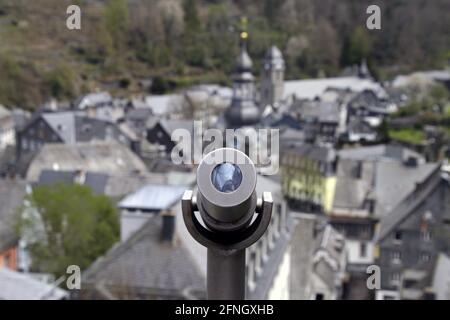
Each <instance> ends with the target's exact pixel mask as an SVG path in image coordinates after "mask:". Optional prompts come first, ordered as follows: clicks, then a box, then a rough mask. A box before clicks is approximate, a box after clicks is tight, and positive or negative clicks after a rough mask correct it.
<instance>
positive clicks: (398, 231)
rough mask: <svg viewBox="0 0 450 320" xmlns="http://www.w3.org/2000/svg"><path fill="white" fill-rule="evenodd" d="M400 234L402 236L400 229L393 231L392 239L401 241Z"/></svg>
mask: <svg viewBox="0 0 450 320" xmlns="http://www.w3.org/2000/svg"><path fill="white" fill-rule="evenodd" d="M402 236H403V234H402V232H401V231H400V230H397V231H395V232H394V240H395V241H397V242H400V241H402Z"/></svg>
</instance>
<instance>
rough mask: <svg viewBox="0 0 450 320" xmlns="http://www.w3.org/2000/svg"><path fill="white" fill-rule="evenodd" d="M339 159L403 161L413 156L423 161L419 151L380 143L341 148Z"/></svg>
mask: <svg viewBox="0 0 450 320" xmlns="http://www.w3.org/2000/svg"><path fill="white" fill-rule="evenodd" d="M338 154H339V157H340V158H341V159H352V160H364V161H370V160H372V161H374V160H389V159H391V160H397V161H405V160H407V159H408V157H415V158H417V159H419V160H420V162H422V163H423V162H425V161H424V158H423V156H422V155H420V154H419V153H417V152H415V151H413V150H411V149H408V148H405V147H403V146H399V145H389V144H380V145H375V146H367V147H358V148H349V149H343V150H340V151H339V152H338Z"/></svg>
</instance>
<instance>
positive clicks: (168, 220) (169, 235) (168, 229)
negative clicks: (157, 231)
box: [161, 211, 175, 243]
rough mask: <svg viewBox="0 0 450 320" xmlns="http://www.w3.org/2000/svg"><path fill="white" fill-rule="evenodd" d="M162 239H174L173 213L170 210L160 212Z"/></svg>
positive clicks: (170, 241) (169, 240)
mask: <svg viewBox="0 0 450 320" xmlns="http://www.w3.org/2000/svg"><path fill="white" fill-rule="evenodd" d="M161 218H162V234H161V235H162V237H161V238H162V241H163V242H169V243H173V241H174V239H175V214H174V213H173V212H172V211H166V212H164V213H162V215H161Z"/></svg>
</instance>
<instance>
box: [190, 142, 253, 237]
mask: <svg viewBox="0 0 450 320" xmlns="http://www.w3.org/2000/svg"><path fill="white" fill-rule="evenodd" d="M197 186H198V192H197V205H198V208H199V211H200V214H201V216H202V218H203V220H204V222H205V224H206V225H207V226H208V227H209V228H210V229H211V230H214V231H230V230H237V229H239V228H242V227H245V226H246V225H248V223H249V222H250V220H251V218H252V216H253V214H254V212H255V208H256V200H257V199H256V193H255V188H256V169H255V165H254V164H253V162H252V160H251V159H250V158H249V157H247V155H246V154H245V153H243V152H241V151H239V150H237V149H233V148H221V149H216V150H214V151H212V152H210V153H208V154H207V155H206V156H205V157H204V158H203V160H202V162H200V165H199V166H198V169H197Z"/></svg>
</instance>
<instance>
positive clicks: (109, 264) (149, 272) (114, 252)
mask: <svg viewBox="0 0 450 320" xmlns="http://www.w3.org/2000/svg"><path fill="white" fill-rule="evenodd" d="M177 218H178V217H177ZM177 220H178V219H177ZM178 225H179V224H178V221H177V228H178ZM161 229H162V219H161V216H159V215H155V216H153V217H150V218H149V221H148V222H147V223H146V224H145V225H144V226H143V227H142V228H141V229H140V230H139V231H138V232H136V233H135V234H134V235H133V236H131V237H130V238H129V239H128V240H126V241H125V242H123V243H120V244H118V245H116V246H115V247H113V248H112V249H111V250H110V251H109V252H108V253H107V254H106V255H105V256H104V257H103V258H100V259H99V260H97V262H95V263H94V264H93V265H92V266H91V267H90V268H89V269H88V270H87V271H86V272H85V273H84V274H83V284H87V286H91V287H94V288H95V287H99V286H102V287H104V288H106V290H108V288H110V287H111V288H113V287H114V286H123V287H126V288H129V290H130V292H129V294H130V295H131V296H136V295H138V294H139V292H134V290H143V291H144V290H145V293H146V294H149V291H150V292H152V293H153V294H155V296H156V297H161V296H163V295H164V294H166V295H167V297H172V298H173V297H174V296H175V297H179V298H186V297H189V295H194V296H197V297H204V291H205V277H204V273H203V272H202V270H200V269H199V268H197V267H196V265H197V264H196V263H195V261H194V260H195V258H194V257H193V255H192V252H191V251H190V250H189V249H188V248H187V247H186V246H185V245H184V243H185V239H184V238H183V237H182V236H180V233H179V232H178V230H177V234H178V237H177V238H178V240H177V241H176V244H175V245H170V244H168V243H164V242H162V241H161ZM186 232H187V231H186ZM191 241H193V240H191ZM194 250H195V249H194ZM140 288H141V289H140ZM202 295H203V296H202Z"/></svg>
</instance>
